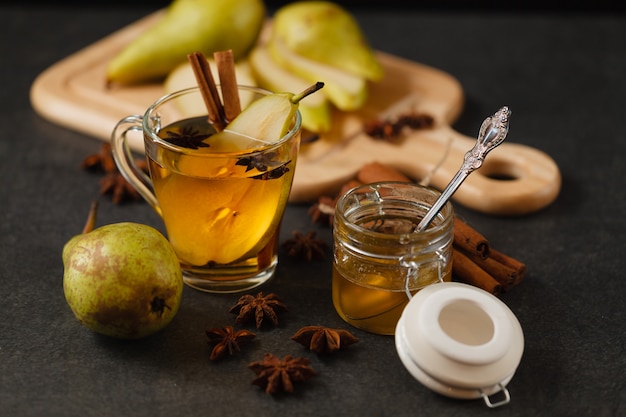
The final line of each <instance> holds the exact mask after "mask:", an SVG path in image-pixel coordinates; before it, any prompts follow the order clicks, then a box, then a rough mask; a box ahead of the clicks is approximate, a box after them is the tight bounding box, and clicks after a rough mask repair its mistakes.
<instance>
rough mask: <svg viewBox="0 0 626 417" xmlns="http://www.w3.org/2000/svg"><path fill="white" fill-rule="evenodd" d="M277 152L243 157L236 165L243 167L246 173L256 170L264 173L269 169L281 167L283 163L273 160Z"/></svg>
mask: <svg viewBox="0 0 626 417" xmlns="http://www.w3.org/2000/svg"><path fill="white" fill-rule="evenodd" d="M277 154H278V152H276V151H274V152H267V153H264V154H257V155H252V156H245V157H243V158H239V159H238V160H237V163H236V165H240V166H245V167H246V172H248V171H250V170H253V169H255V168H256V169H257V171H260V172H265V171H267V170H268V169H269V168H273V167H276V166H279V165H283V162H281V161H277V160H275V159H274V158H275V157H276V155H277Z"/></svg>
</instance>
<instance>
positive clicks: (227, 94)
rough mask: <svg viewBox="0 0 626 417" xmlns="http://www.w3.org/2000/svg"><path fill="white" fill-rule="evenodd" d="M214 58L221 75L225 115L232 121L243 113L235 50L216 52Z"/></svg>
mask: <svg viewBox="0 0 626 417" xmlns="http://www.w3.org/2000/svg"><path fill="white" fill-rule="evenodd" d="M213 59H215V64H216V65H217V74H218V75H219V77H220V88H221V89H222V101H223V102H224V117H226V120H227V121H228V122H230V121H232V120H233V119H234V118H235V117H237V115H238V114H239V113H241V102H240V101H239V88H238V87H237V74H236V72H235V58H234V56H233V50H232V49H229V50H227V51H217V52H214V53H213Z"/></svg>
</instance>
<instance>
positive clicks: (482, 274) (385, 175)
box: [318, 162, 526, 295]
mask: <svg viewBox="0 0 626 417" xmlns="http://www.w3.org/2000/svg"><path fill="white" fill-rule="evenodd" d="M379 181H411V179H410V178H408V177H407V176H405V175H404V174H403V173H402V172H400V171H398V170H396V169H395V168H392V167H390V166H388V165H384V164H381V163H378V162H372V163H368V164H365V165H364V166H363V167H362V168H361V169H360V170H359V172H358V173H357V175H356V178H355V179H353V180H351V181H349V182H347V183H346V184H345V185H344V187H342V189H341V191H340V193H339V195H338V196H337V197H336V198H335V199H334V200H333V199H329V198H328V197H320V200H319V202H318V205H319V204H323V205H325V206H329V205H331V206H332V208H334V204H335V203H336V201H337V199H338V198H339V196H341V195H342V194H343V193H344V192H345V191H347V190H348V189H350V188H352V187H354V186H357V185H360V184H368V183H373V182H379ZM318 209H322V211H326V212H330V210H328V209H329V207H318ZM525 273H526V265H525V264H524V263H523V262H521V261H519V260H517V259H515V258H513V257H511V256H509V255H506V254H504V253H502V252H500V251H498V250H496V249H494V248H492V247H491V245H490V244H489V241H488V240H487V239H486V238H485V237H484V236H483V235H482V234H481V233H480V232H478V231H477V230H476V229H474V228H472V227H471V226H470V225H469V224H467V223H466V222H465V221H463V220H462V219H460V218H459V217H458V216H456V217H455V218H454V242H453V250H452V275H453V277H454V278H455V279H456V280H458V281H461V282H464V283H466V284H470V285H474V286H476V287H478V288H481V289H483V290H485V291H487V292H489V293H491V294H494V295H499V294H500V293H501V292H504V291H508V290H510V289H511V288H513V287H514V286H516V285H517V284H519V283H520V282H521V281H522V279H523V278H524V275H525Z"/></svg>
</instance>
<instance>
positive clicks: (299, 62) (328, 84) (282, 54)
mask: <svg viewBox="0 0 626 417" xmlns="http://www.w3.org/2000/svg"><path fill="white" fill-rule="evenodd" d="M268 47H269V51H270V53H271V55H272V58H274V60H275V61H276V62H277V63H278V64H279V65H281V66H282V67H283V68H286V69H287V70H288V71H292V72H293V73H295V74H297V75H298V76H300V77H302V78H304V79H305V80H308V81H309V82H314V81H315V80H323V81H324V85H325V87H324V92H325V94H326V97H328V99H329V100H330V102H331V103H333V104H334V105H335V106H336V107H337V108H338V109H339V110H343V111H352V110H357V109H359V108H361V107H362V106H363V104H365V101H366V99H367V93H368V85H367V80H366V79H365V78H363V77H360V76H357V75H354V74H351V73H349V72H346V71H343V70H341V69H339V68H337V67H334V66H332V65H326V64H323V63H321V62H318V61H314V60H312V59H309V58H306V57H304V56H302V55H300V54H296V53H295V52H293V51H292V50H290V49H289V48H287V47H286V45H285V44H284V42H283V41H282V39H280V38H275V39H273V40H272V42H270V43H269V44H268Z"/></svg>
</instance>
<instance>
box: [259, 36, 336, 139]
mask: <svg viewBox="0 0 626 417" xmlns="http://www.w3.org/2000/svg"><path fill="white" fill-rule="evenodd" d="M248 60H249V64H250V68H251V70H252V74H253V76H254V77H255V78H256V80H257V81H258V83H259V85H260V86H261V87H263V88H265V89H266V90H270V91H303V90H305V89H306V88H307V87H308V86H309V84H310V83H309V82H308V81H307V80H304V79H303V78H301V77H298V76H297V75H294V74H292V73H291V72H289V71H288V70H286V69H285V68H284V67H282V66H280V65H278V64H277V63H276V61H274V59H273V58H272V57H271V55H270V53H269V51H268V49H267V47H266V46H257V47H255V48H254V49H252V51H251V52H250V55H249V59H248ZM299 110H300V114H301V115H302V127H303V128H305V129H307V130H308V131H310V132H314V133H323V132H327V131H328V130H329V129H330V125H331V121H332V113H331V108H330V103H329V102H328V99H327V98H326V95H325V94H324V91H320V92H319V93H317V94H312V95H309V96H307V97H306V98H304V99H303V100H302V101H300V106H299Z"/></svg>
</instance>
